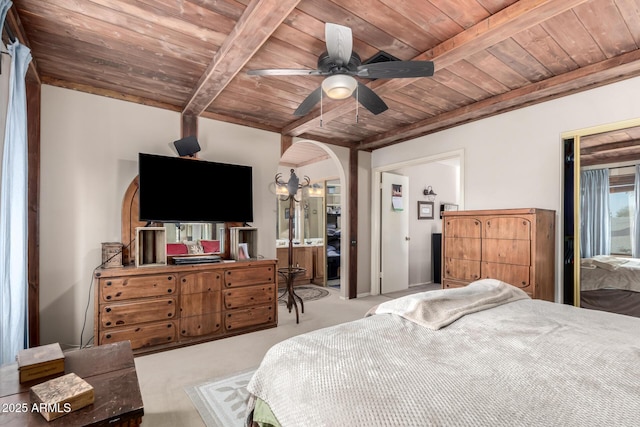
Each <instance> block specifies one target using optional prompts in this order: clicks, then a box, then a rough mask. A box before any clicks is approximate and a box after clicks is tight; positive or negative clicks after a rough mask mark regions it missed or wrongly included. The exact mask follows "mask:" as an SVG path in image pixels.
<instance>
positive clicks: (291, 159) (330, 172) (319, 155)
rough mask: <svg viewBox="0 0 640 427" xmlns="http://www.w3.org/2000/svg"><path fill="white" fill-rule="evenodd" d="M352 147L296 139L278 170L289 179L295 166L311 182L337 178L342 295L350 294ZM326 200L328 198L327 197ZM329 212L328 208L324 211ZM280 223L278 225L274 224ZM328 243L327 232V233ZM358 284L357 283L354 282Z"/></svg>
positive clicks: (297, 172)
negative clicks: (349, 179) (347, 172)
mask: <svg viewBox="0 0 640 427" xmlns="http://www.w3.org/2000/svg"><path fill="white" fill-rule="evenodd" d="M348 163H349V150H348V149H343V148H342V147H332V146H328V145H326V144H324V143H321V142H317V141H312V140H295V141H294V142H293V144H292V145H291V146H290V147H289V148H288V149H287V150H286V151H285V153H283V155H282V157H281V161H280V164H279V167H278V173H282V174H283V178H284V179H285V180H286V179H287V178H288V176H289V170H290V169H294V170H295V171H296V174H297V175H298V176H299V177H303V176H308V177H309V179H310V181H311V182H312V183H318V182H324V181H328V180H337V181H338V182H339V183H340V187H341V188H342V189H343V191H340V197H339V200H340V202H339V204H340V206H341V217H342V218H343V219H342V221H341V230H340V240H339V241H340V247H341V248H344V250H341V251H340V255H339V260H340V261H339V265H340V297H341V298H345V299H346V298H347V295H349V293H348V289H347V288H348V283H349V282H348V277H349V276H348V274H349V271H348V266H349V253H348V250H347V248H348V247H349V246H348V238H347V236H349V230H348V226H349V223H348V220H347V219H348V218H349V209H348V208H349V206H348V202H347V200H348V195H347V191H346V190H347V189H348V188H349V187H348V177H347V175H346V172H345V171H346V170H348ZM325 200H326V199H325ZM325 213H326V210H325ZM275 226H277V224H276V225H275ZM324 243H325V244H326V235H325V236H324ZM354 286H355V284H354Z"/></svg>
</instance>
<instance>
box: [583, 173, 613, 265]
mask: <svg viewBox="0 0 640 427" xmlns="http://www.w3.org/2000/svg"><path fill="white" fill-rule="evenodd" d="M610 249H611V218H610V216H609V169H595V170H586V171H582V172H580V256H581V257H582V258H591V257H593V256H595V255H609V253H610Z"/></svg>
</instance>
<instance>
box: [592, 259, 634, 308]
mask: <svg viewBox="0 0 640 427" xmlns="http://www.w3.org/2000/svg"><path fill="white" fill-rule="evenodd" d="M580 267H581V268H580V306H581V307H583V308H589V309H594V310H603V311H609V312H613V313H619V314H626V315H629V316H635V317H640V259H638V258H626V257H615V256H608V255H598V256H595V257H592V258H583V259H582V260H581V262H580Z"/></svg>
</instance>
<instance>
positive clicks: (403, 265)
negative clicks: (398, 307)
mask: <svg viewBox="0 0 640 427" xmlns="http://www.w3.org/2000/svg"><path fill="white" fill-rule="evenodd" d="M381 191H382V195H381V197H380V200H381V203H382V205H381V207H380V208H381V212H380V221H381V223H380V230H381V231H380V234H381V235H380V242H381V249H380V258H381V259H380V270H381V272H380V274H381V280H380V293H381V294H386V293H389V292H394V291H401V290H404V289H408V288H409V206H408V205H409V178H407V177H406V176H403V175H396V174H392V173H389V172H383V173H382V190H381Z"/></svg>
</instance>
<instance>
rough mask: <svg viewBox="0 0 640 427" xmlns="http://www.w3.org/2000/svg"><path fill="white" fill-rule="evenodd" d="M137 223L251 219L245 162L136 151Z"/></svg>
mask: <svg viewBox="0 0 640 427" xmlns="http://www.w3.org/2000/svg"><path fill="white" fill-rule="evenodd" d="M138 174H139V176H138V179H139V183H140V188H139V190H138V195H139V208H140V221H153V222H251V221H253V184H252V168H251V167H250V166H242V165H233V164H227V163H216V162H208V161H204V160H197V159H187V158H180V157H166V156H160V155H156V154H145V153H139V155H138Z"/></svg>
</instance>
